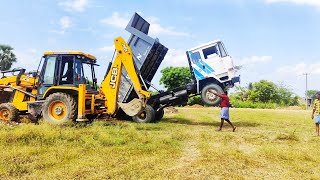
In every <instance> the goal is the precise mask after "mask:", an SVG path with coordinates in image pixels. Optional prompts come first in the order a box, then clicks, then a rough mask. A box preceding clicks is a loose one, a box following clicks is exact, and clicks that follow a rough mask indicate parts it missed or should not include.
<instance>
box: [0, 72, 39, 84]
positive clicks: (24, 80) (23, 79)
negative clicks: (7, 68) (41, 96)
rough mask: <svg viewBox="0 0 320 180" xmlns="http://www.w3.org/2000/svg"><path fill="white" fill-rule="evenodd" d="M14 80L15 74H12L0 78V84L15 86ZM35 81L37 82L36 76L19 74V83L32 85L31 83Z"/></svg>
mask: <svg viewBox="0 0 320 180" xmlns="http://www.w3.org/2000/svg"><path fill="white" fill-rule="evenodd" d="M16 81H17V75H14V76H10V77H5V78H1V79H0V84H1V85H12V86H17V85H16ZM37 83H38V78H34V77H30V76H27V75H21V77H20V85H25V86H33V85H36V84H37Z"/></svg>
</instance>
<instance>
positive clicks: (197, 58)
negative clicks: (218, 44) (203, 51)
mask: <svg viewBox="0 0 320 180" xmlns="http://www.w3.org/2000/svg"><path fill="white" fill-rule="evenodd" d="M200 60H201V56H200V53H199V52H194V53H192V54H191V61H192V63H194V64H197V63H198V62H199V61H200Z"/></svg>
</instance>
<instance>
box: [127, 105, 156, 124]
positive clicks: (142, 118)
mask: <svg viewBox="0 0 320 180" xmlns="http://www.w3.org/2000/svg"><path fill="white" fill-rule="evenodd" d="M154 119H155V111H154V109H153V108H152V107H151V106H150V105H148V104H147V105H146V107H145V109H144V111H143V112H142V113H141V114H140V115H136V116H133V117H132V120H133V121H134V122H136V123H149V122H153V121H154Z"/></svg>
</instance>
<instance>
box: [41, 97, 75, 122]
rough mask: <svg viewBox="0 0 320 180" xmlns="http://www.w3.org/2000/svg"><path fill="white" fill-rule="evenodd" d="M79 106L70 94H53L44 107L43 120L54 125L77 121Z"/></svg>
mask: <svg viewBox="0 0 320 180" xmlns="http://www.w3.org/2000/svg"><path fill="white" fill-rule="evenodd" d="M77 111H78V106H77V102H76V100H75V99H74V98H73V97H72V96H71V95H69V94H65V93H53V94H51V95H50V96H49V97H48V98H47V99H46V101H45V103H44V104H43V106H42V115H43V118H44V119H45V120H46V121H48V122H50V123H54V124H63V123H65V122H67V121H69V120H72V121H75V120H76V119H77Z"/></svg>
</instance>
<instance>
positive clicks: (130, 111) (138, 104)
mask: <svg viewBox="0 0 320 180" xmlns="http://www.w3.org/2000/svg"><path fill="white" fill-rule="evenodd" d="M118 106H119V107H120V108H121V109H122V110H123V112H125V113H126V114H127V115H129V116H136V115H138V114H141V113H142V112H143V110H144V105H143V102H142V101H141V100H140V99H137V98H134V99H132V100H131V101H130V102H128V103H118Z"/></svg>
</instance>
